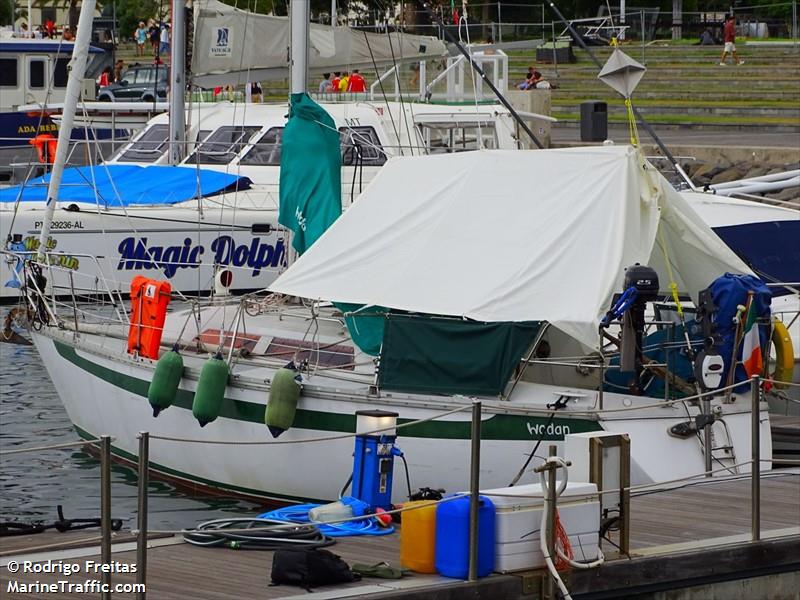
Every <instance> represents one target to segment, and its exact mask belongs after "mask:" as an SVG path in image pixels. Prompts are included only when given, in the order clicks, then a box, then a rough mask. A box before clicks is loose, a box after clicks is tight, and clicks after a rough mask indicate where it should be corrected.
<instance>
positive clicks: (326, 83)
mask: <svg viewBox="0 0 800 600" xmlns="http://www.w3.org/2000/svg"><path fill="white" fill-rule="evenodd" d="M331 89H333V86H332V84H331V74H330V73H323V74H322V81H320V82H319V90H318V91H319V93H320V94H327V93H328V92H330V91H331Z"/></svg>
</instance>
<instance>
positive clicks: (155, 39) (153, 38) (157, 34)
mask: <svg viewBox="0 0 800 600" xmlns="http://www.w3.org/2000/svg"><path fill="white" fill-rule="evenodd" d="M147 32H148V35H149V36H150V48H151V49H152V50H153V56H156V55H158V43H159V41H160V40H161V29H160V28H159V26H158V25H156V22H155V21H153V24H152V25H150V28H149V29H148V30H147Z"/></svg>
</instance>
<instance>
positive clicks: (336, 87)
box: [331, 71, 342, 92]
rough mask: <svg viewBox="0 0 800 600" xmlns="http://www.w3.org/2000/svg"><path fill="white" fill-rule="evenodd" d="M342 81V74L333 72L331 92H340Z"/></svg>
mask: <svg viewBox="0 0 800 600" xmlns="http://www.w3.org/2000/svg"><path fill="white" fill-rule="evenodd" d="M341 81H342V74H341V73H340V72H339V71H334V72H333V80H332V81H331V91H332V92H338V91H339V84H340V83H341Z"/></svg>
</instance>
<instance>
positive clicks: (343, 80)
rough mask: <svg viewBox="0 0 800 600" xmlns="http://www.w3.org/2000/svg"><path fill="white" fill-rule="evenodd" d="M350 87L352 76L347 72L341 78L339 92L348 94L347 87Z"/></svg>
mask: <svg viewBox="0 0 800 600" xmlns="http://www.w3.org/2000/svg"><path fill="white" fill-rule="evenodd" d="M349 85H350V75H349V74H348V72H347V71H345V72H344V73H342V76H341V77H340V78H339V91H340V92H346V91H347V86H349Z"/></svg>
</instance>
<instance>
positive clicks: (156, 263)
mask: <svg viewBox="0 0 800 600" xmlns="http://www.w3.org/2000/svg"><path fill="white" fill-rule="evenodd" d="M102 168H103V169H105V171H106V175H107V176H108V181H109V183H110V184H111V189H112V191H113V192H114V195H115V196H116V198H117V200H119V203H120V208H122V212H123V214H124V215H125V218H126V219H127V221H128V225H130V228H131V231H133V234H134V236H136V237H138V238H140V241H141V235H140V234H139V231H138V230H137V228H136V225H135V224H134V222H133V218H132V217H131V215H130V213H129V212H128V207H127V206H126V205H125V203H124V202H122V198H121V196H120V195H119V190H118V189H117V186H116V184H115V183H114V179H113V178H112V177H111V173H110V172H109V170H108V163H103V165H102ZM92 171H94V170H93V169H92ZM98 212H99V211H98ZM98 216H100V215H98ZM100 218H101V219H102V216H100ZM142 246H143V247H144V251H145V253H146V254H147V257H148V258H149V259H150V262H151V263H152V264H153V265H154V266H155V268H157V269H159V270H162V271H163V270H164V269H166V268H167V266H168V265H166V264H163V263H161V262H159V261H157V260H155V259H154V258H153V254H152V251H151V249H150V248H148V247H147V244H144V243H142ZM164 274H165V275H166V272H165V273H164ZM172 291H173V293H175V294H177V295H178V296H179V297H180V298H181V299H182V300H186V301H188V300H189V298H187V297H186V296H184V294H183V292H181V291H180V290H178V289H174V290H172Z"/></svg>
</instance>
